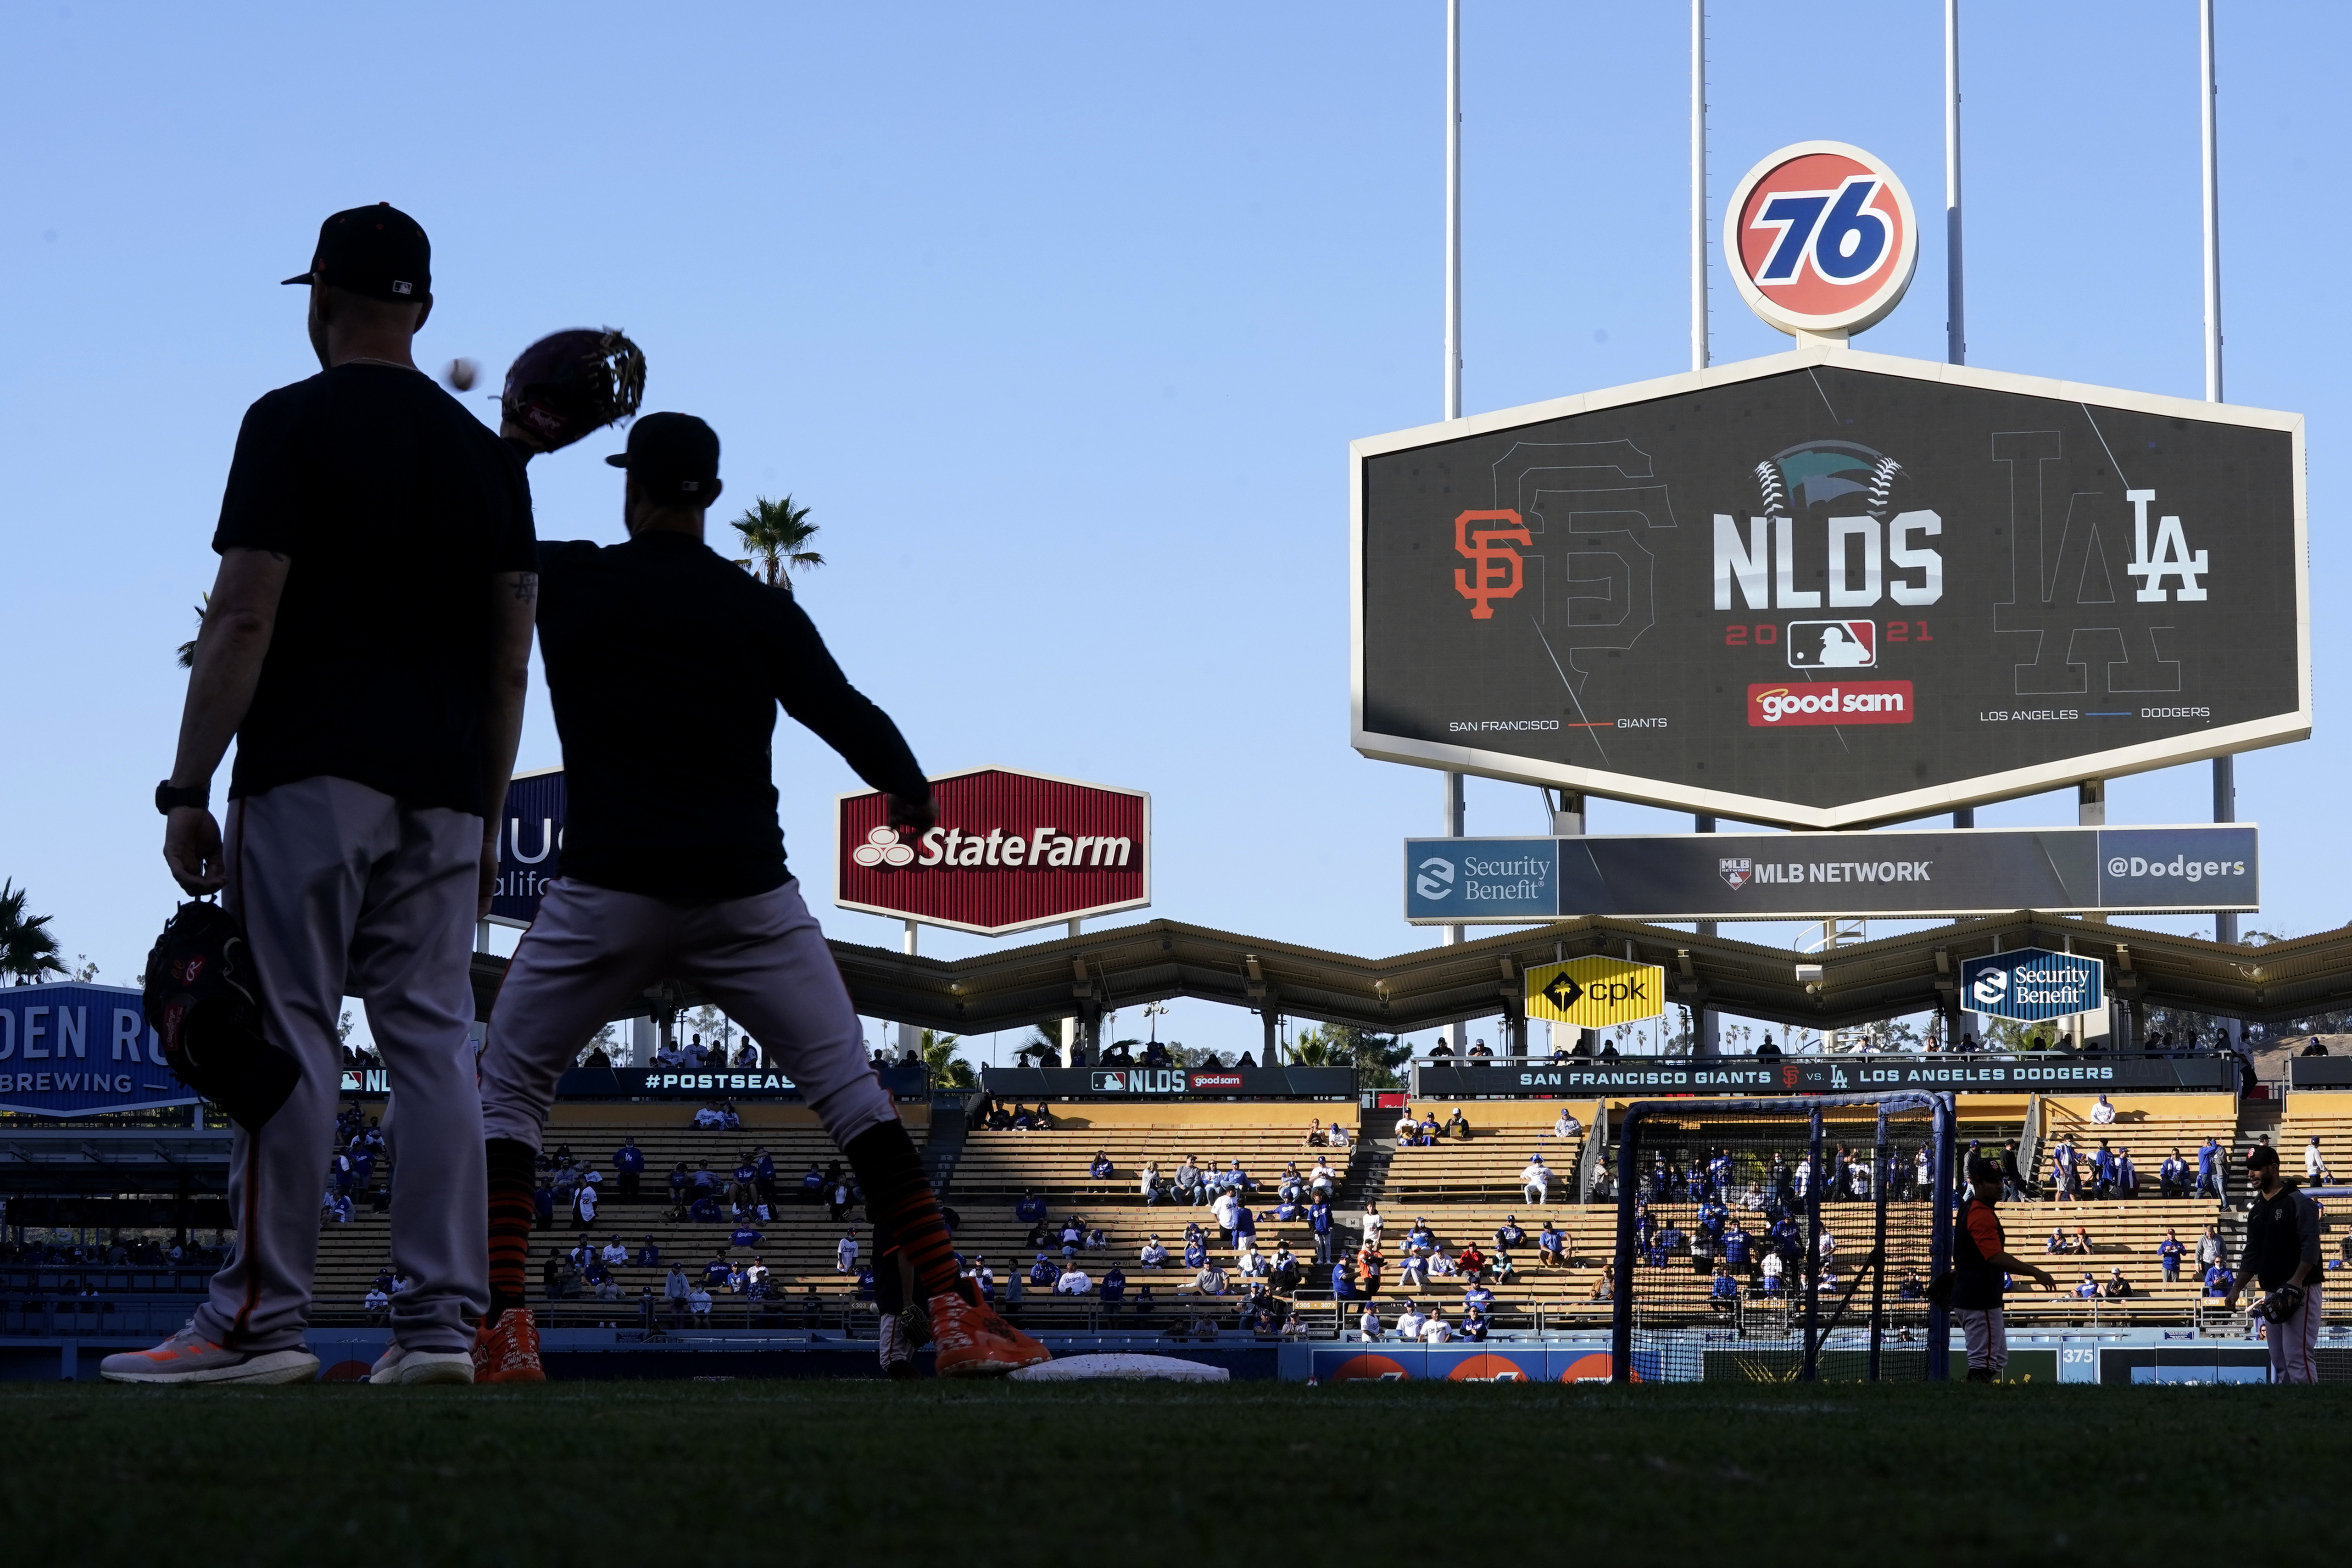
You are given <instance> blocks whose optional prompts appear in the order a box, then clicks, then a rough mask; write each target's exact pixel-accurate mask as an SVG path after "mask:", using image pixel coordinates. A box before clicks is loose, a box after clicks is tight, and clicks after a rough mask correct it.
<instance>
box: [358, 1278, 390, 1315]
mask: <svg viewBox="0 0 2352 1568" xmlns="http://www.w3.org/2000/svg"><path fill="white" fill-rule="evenodd" d="M360 1305H361V1306H362V1307H364V1308H366V1309H367V1315H368V1321H369V1322H371V1323H382V1322H388V1321H391V1317H392V1298H391V1297H390V1296H387V1295H385V1294H384V1291H383V1287H382V1286H381V1285H371V1286H369V1287H368V1293H367V1294H366V1295H365V1296H362V1298H360Z"/></svg>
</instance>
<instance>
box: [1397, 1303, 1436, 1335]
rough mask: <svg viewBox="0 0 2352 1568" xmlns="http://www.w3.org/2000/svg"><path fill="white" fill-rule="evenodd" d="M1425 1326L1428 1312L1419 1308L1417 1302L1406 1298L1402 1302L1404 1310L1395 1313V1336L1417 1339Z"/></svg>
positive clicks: (1427, 1324)
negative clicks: (1403, 1302)
mask: <svg viewBox="0 0 2352 1568" xmlns="http://www.w3.org/2000/svg"><path fill="white" fill-rule="evenodd" d="M1427 1327H1429V1316H1428V1314H1427V1313H1425V1312H1423V1310H1421V1304H1420V1303H1419V1302H1417V1301H1413V1300H1410V1299H1408V1300H1406V1302H1405V1304H1404V1310H1403V1311H1402V1312H1399V1313H1398V1314H1397V1321H1396V1334H1397V1338H1399V1339H1401V1340H1407V1341H1411V1340H1417V1339H1419V1338H1421V1333H1422V1331H1423V1329H1426V1328H1427Z"/></svg>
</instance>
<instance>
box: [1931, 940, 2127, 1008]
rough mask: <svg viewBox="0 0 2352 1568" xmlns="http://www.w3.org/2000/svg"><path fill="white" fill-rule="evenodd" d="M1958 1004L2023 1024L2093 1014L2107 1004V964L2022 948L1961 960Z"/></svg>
mask: <svg viewBox="0 0 2352 1568" xmlns="http://www.w3.org/2000/svg"><path fill="white" fill-rule="evenodd" d="M1960 994H1961V995H1962V997H1964V998H1965V1000H1964V1001H1963V1002H1962V1004H1961V1005H1963V1006H1965V1007H1967V1008H1968V1010H1969V1011H1970V1012H1971V1013H1983V1014H1985V1015H1987V1016H1990V1017H1995V1018H2010V1019H2013V1020H2015V1021H2017V1022H2019V1023H2021V1024H2032V1023H2039V1022H2041V1021H2042V1020H2043V1019H2047V1018H2066V1017H2071V1016H2074V1014H2077V1013H2095V1012H2097V1011H2098V1010H2099V1009H2100V1008H2102V1007H2104V1006H2105V1005H2107V998H2106V965H2105V964H2104V963H2101V962H2100V961H2099V960H2097V959H2095V958H2084V957H2083V956H2082V955H2081V954H2079V953H2073V952H2051V951H2050V950H2049V949H2048V948H2043V947H2021V948H2019V949H2018V950H2017V951H2016V952H1998V953H1995V954H1993V955H1992V956H1991V957H1990V958H1971V959H1967V960H1965V961H1963V962H1962V963H1961V964H1960Z"/></svg>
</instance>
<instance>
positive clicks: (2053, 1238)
mask: <svg viewBox="0 0 2352 1568" xmlns="http://www.w3.org/2000/svg"><path fill="white" fill-rule="evenodd" d="M2072 1250H2073V1247H2072V1244H2071V1243H2069V1242H2068V1241H2067V1239H2066V1227H2065V1226H2063V1225H2062V1226H2058V1227H2057V1228H2056V1229H2054V1230H2053V1231H2052V1232H2051V1233H2050V1239H2049V1240H2047V1241H2045V1242H2043V1243H2042V1251H2044V1252H2046V1253H2053V1254H2057V1253H2065V1252H2069V1251H2072Z"/></svg>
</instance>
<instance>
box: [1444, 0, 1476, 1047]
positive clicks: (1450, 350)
mask: <svg viewBox="0 0 2352 1568" xmlns="http://www.w3.org/2000/svg"><path fill="white" fill-rule="evenodd" d="M1445 417H1446V418H1448V419H1459V418H1461V417H1462V0H1445ZM1463 782H1464V781H1463V775H1461V774H1460V773H1453V772H1450V771H1449V772H1448V773H1446V775H1445V826H1444V836H1445V837H1448V838H1459V837H1462V829H1463V816H1464V813H1463V809H1462V793H1463ZM1444 933H1445V934H1444V945H1445V946H1448V947H1458V946H1460V945H1461V944H1462V943H1463V942H1465V941H1467V940H1468V938H1469V934H1470V932H1469V928H1468V927H1466V926H1447V927H1445V928H1444ZM1453 1032H1454V1054H1455V1056H1456V1057H1457V1058H1458V1057H1459V1056H1460V1055H1461V1053H1462V1052H1463V1051H1464V1050H1465V1048H1466V1047H1468V1045H1469V1043H1470V1029H1469V1026H1468V1025H1467V1024H1463V1023H1457V1024H1455V1025H1454V1031H1453Z"/></svg>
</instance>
